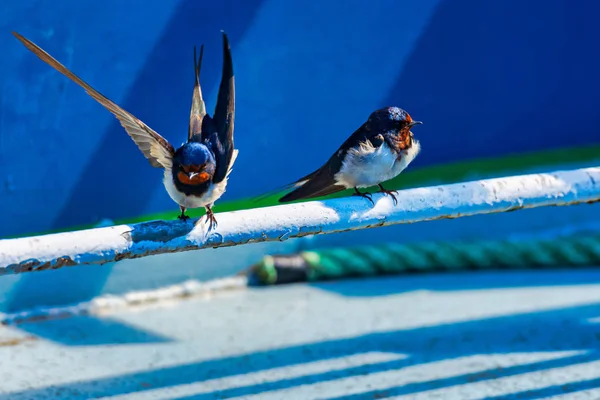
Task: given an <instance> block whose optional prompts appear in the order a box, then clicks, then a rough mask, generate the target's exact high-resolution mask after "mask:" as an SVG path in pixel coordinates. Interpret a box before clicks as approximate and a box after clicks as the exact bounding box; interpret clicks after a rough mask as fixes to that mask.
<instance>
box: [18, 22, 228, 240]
mask: <svg viewBox="0 0 600 400" xmlns="http://www.w3.org/2000/svg"><path fill="white" fill-rule="evenodd" d="M222 34H223V71H222V77H221V84H220V87H219V93H218V96H217V104H216V107H215V112H214V116H213V117H211V116H210V115H209V114H208V113H207V111H206V105H205V104H204V100H203V98H202V90H201V88H200V67H201V64H202V53H203V50H204V46H201V47H200V56H199V57H198V58H196V48H194V72H195V75H196V76H195V83H194V92H193V95H192V107H191V111H190V123H189V128H188V137H187V141H186V142H185V143H184V144H182V145H181V147H179V148H178V149H177V150H175V149H174V147H173V146H172V145H171V144H170V143H169V142H168V141H167V140H166V139H165V138H163V137H162V136H161V135H159V134H158V133H157V132H155V131H154V130H153V129H151V128H150V127H149V126H148V125H146V124H145V123H144V122H142V121H141V120H139V119H138V118H136V117H135V116H134V115H133V114H131V113H130V112H128V111H126V110H124V109H123V108H121V107H120V106H118V105H117V104H115V103H113V102H112V101H111V100H109V99H108V98H107V97H105V96H104V95H103V94H101V93H100V92H98V91H97V90H95V89H94V88H92V87H91V86H90V85H88V84H87V83H86V82H84V81H83V80H82V79H81V78H79V77H78V76H77V75H75V74H74V73H72V72H71V71H69V70H68V69H67V68H66V67H65V66H63V65H62V64H61V63H59V62H58V61H57V60H56V59H54V58H53V57H52V56H51V55H49V54H48V53H46V52H45V51H44V50H42V49H41V48H40V47H39V46H37V45H36V44H35V43H33V42H31V41H30V40H29V39H26V38H24V37H23V36H21V35H20V34H18V33H16V32H13V35H15V36H16V38H17V39H19V41H21V43H23V44H24V45H25V47H27V48H28V49H29V50H31V51H32V52H33V53H34V54H35V55H36V56H38V57H39V58H41V59H42V61H45V62H46V63H48V64H50V66H52V67H54V68H55V69H56V70H57V71H58V72H60V73H61V74H63V75H65V76H66V77H67V78H69V79H71V80H72V81H73V82H75V83H76V84H78V85H79V86H81V87H82V88H83V89H85V91H86V93H87V94H88V95H90V96H91V97H92V98H94V99H95V100H96V101H97V102H99V103H100V104H101V105H102V106H104V107H105V108H106V109H107V110H108V111H110V112H111V113H113V114H114V115H115V117H117V119H118V120H119V122H120V123H121V125H122V126H123V128H125V131H126V132H127V134H128V135H129V136H130V137H131V139H133V141H134V142H135V144H136V145H137V146H138V147H139V149H140V150H141V152H142V153H143V154H144V156H145V157H146V158H147V159H148V161H149V162H150V165H152V166H153V167H155V168H162V169H163V170H164V178H163V184H164V185H165V188H166V190H167V192H168V193H169V196H170V197H171V199H173V201H175V202H176V203H177V204H179V208H180V210H181V214H180V215H179V216H178V218H179V219H181V220H183V221H185V220H186V219H188V218H189V217H188V216H187V215H185V211H186V209H188V208H200V207H204V208H205V209H206V216H207V222H209V224H210V225H209V229H210V228H212V227H213V225H214V226H216V224H217V221H216V218H215V216H214V213H213V212H212V209H211V208H212V206H213V205H214V203H215V201H216V200H218V199H219V198H220V197H221V196H222V195H223V193H224V192H225V188H226V186H227V178H228V176H229V173H230V172H231V168H232V166H233V163H234V162H235V159H236V157H237V154H238V150H237V149H234V147H233V125H234V114H235V84H234V76H233V63H232V61H231V50H230V48H229V40H228V39H227V35H226V34H225V32H222Z"/></svg>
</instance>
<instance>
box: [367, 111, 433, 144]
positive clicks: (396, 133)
mask: <svg viewBox="0 0 600 400" xmlns="http://www.w3.org/2000/svg"><path fill="white" fill-rule="evenodd" d="M367 124H368V125H369V128H370V129H371V130H378V131H382V132H383V135H384V137H388V138H389V140H390V142H394V144H395V147H397V148H399V149H400V150H404V149H407V148H410V147H411V146H412V144H413V141H414V135H413V133H412V131H411V128H412V127H413V126H415V125H420V124H422V122H421V121H415V120H413V119H412V117H411V116H410V115H409V114H408V113H407V112H406V111H404V110H403V109H401V108H399V107H386V108H382V109H379V110H376V111H373V112H372V113H371V115H370V116H369V120H368V121H367Z"/></svg>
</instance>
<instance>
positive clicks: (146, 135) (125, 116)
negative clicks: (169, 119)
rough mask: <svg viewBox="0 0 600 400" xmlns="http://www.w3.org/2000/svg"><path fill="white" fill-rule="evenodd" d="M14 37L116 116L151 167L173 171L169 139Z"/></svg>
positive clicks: (41, 51)
mask: <svg viewBox="0 0 600 400" xmlns="http://www.w3.org/2000/svg"><path fill="white" fill-rule="evenodd" d="M13 35H15V37H16V38H17V39H19V41H20V42H21V43H23V44H24V45H25V47H27V48H28V49H29V50H31V51H32V52H33V53H34V54H35V55H36V56H38V57H39V58H40V59H42V61H45V62H46V63H48V64H50V66H52V67H54V68H55V69H56V70H57V71H58V72H60V73H61V74H63V75H64V76H66V77H67V78H69V79H71V80H72V81H73V82H75V83H77V84H78V85H79V86H81V87H82V88H83V89H85V91H86V92H87V94H89V95H90V96H91V97H93V98H94V99H95V100H96V101H98V103H100V104H102V105H103V106H104V107H105V108H106V109H107V110H108V111H110V112H111V113H113V114H114V115H115V117H117V119H118V120H119V121H120V122H121V125H123V128H125V130H126V131H127V134H129V136H130V137H131V138H132V139H133V141H134V142H135V144H136V145H137V146H138V147H139V149H140V150H141V151H142V153H143V154H144V156H145V157H146V158H147V159H148V160H149V161H150V164H151V165H152V166H153V167H157V168H161V167H162V168H171V166H172V157H173V154H174V149H173V146H172V145H171V144H170V143H169V142H168V141H167V140H166V139H165V138H163V137H162V136H160V135H159V134H158V133H156V132H155V131H154V130H152V129H151V128H150V127H149V126H148V125H146V124H144V123H143V122H142V121H141V120H139V119H138V118H136V117H135V116H134V115H133V114H131V113H129V112H127V111H125V110H124V109H122V108H121V107H119V106H118V105H116V104H115V103H113V102H112V101H111V100H110V99H108V98H107V97H106V96H104V95H103V94H102V93H100V92H98V91H97V90H95V89H94V88H92V87H91V86H90V85H88V84H87V83H86V82H84V81H83V80H82V79H81V78H79V77H78V76H77V75H75V74H74V73H72V72H71V71H69V70H68V69H67V68H66V67H65V66H64V65H62V64H61V63H59V62H58V61H57V60H56V59H54V57H52V56H51V55H50V54H48V53H46V52H45V51H44V50H42V49H41V48H40V47H39V46H38V45H36V44H35V43H33V42H32V41H30V40H29V39H26V38H24V37H23V36H21V35H20V34H18V33H16V32H13Z"/></svg>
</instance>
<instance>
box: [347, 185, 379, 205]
mask: <svg viewBox="0 0 600 400" xmlns="http://www.w3.org/2000/svg"><path fill="white" fill-rule="evenodd" d="M352 196H360V197H364V198H365V199H367V200H369V201H370V202H371V204H372V205H375V202H374V201H373V197H372V196H371V193H361V192H359V191H358V189H357V188H354V193H352Z"/></svg>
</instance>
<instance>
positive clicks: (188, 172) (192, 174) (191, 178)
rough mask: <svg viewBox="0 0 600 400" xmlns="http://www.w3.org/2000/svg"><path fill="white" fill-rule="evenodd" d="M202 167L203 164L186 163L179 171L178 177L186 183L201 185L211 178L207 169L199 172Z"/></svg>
mask: <svg viewBox="0 0 600 400" xmlns="http://www.w3.org/2000/svg"><path fill="white" fill-rule="evenodd" d="M202 167H203V166H202V165H184V166H182V167H181V171H179V172H178V173H177V179H179V182H181V183H183V184H185V185H200V184H202V183H204V182H206V181H207V180H208V179H209V178H210V175H209V174H208V173H207V172H206V171H202V172H199V171H200V170H201V169H202Z"/></svg>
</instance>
